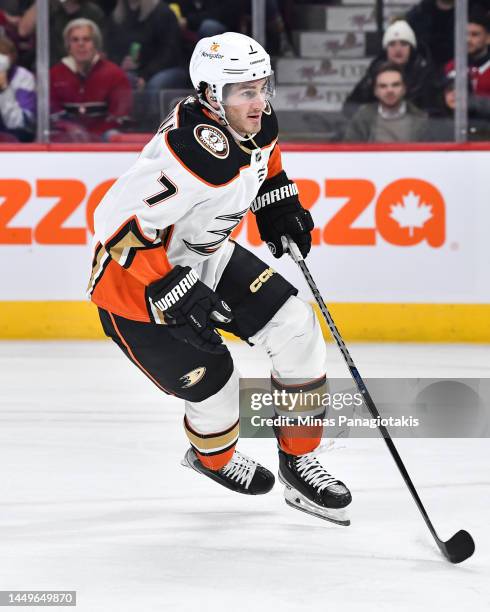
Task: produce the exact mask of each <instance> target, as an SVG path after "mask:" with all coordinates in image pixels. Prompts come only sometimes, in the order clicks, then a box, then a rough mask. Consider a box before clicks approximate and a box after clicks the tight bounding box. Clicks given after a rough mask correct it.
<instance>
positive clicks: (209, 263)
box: [88, 97, 282, 323]
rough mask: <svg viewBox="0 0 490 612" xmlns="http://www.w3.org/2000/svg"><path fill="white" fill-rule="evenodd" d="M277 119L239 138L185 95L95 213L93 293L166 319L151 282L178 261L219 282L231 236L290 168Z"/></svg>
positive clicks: (112, 306)
mask: <svg viewBox="0 0 490 612" xmlns="http://www.w3.org/2000/svg"><path fill="white" fill-rule="evenodd" d="M276 141H277V120H276V117H275V114H274V112H273V110H272V108H271V107H270V106H268V107H267V109H266V112H265V113H264V115H263V118H262V129H261V131H260V132H259V133H258V134H257V135H256V136H255V137H254V138H253V140H252V139H249V140H246V141H241V142H240V143H237V142H236V141H235V140H234V139H233V137H232V136H231V134H230V133H229V132H228V130H227V129H226V128H224V127H223V126H221V125H220V124H219V123H218V122H217V121H216V120H215V117H214V116H213V115H212V114H211V113H210V112H208V111H207V110H206V109H205V108H204V107H202V106H201V105H200V104H199V103H198V102H197V100H196V99H195V98H192V97H191V98H187V99H186V100H184V101H182V102H180V103H179V104H178V105H177V106H176V107H175V109H174V111H173V112H172V113H171V114H170V115H169V117H168V118H167V119H166V120H165V121H164V123H162V125H161V126H160V128H159V130H158V132H157V133H156V134H155V136H154V137H153V138H152V140H151V141H150V142H149V143H148V144H147V145H146V146H145V148H144V149H143V151H142V153H141V155H140V157H139V158H138V160H137V161H136V163H135V164H134V165H133V166H132V167H131V168H130V169H129V170H128V171H127V172H126V173H125V174H123V175H122V176H121V177H120V178H119V179H118V180H117V181H116V182H115V183H114V185H113V186H112V187H111V189H110V190H109V191H108V192H107V194H106V195H105V197H104V198H103V199H102V201H101V202H100V204H99V206H98V207H97V209H96V211H95V216H94V226H95V235H94V257H93V262H92V274H91V278H90V283H89V288H88V292H89V295H90V297H91V299H92V301H93V302H95V304H97V305H98V306H100V307H102V308H104V309H106V310H109V311H110V312H113V313H115V314H118V315H120V316H123V317H126V318H129V319H133V320H137V321H153V322H156V323H163V319H162V313H161V312H160V311H159V310H158V309H156V308H155V307H154V306H153V304H152V302H151V300H150V299H149V298H148V296H147V292H146V288H147V286H148V285H149V284H150V283H152V282H154V281H156V280H158V279H159V278H162V277H163V276H165V274H167V273H168V271H169V270H170V269H171V268H172V267H173V266H175V265H177V264H179V265H181V266H191V267H192V268H193V269H194V270H196V272H197V273H198V275H199V277H200V279H201V280H202V281H203V282H204V283H206V284H207V285H208V286H209V287H211V288H215V287H216V285H217V284H218V281H219V279H220V276H221V274H222V272H223V270H224V268H225V266H226V264H227V263H228V261H229V258H230V257H231V253H232V250H233V246H232V244H230V243H229V236H230V234H231V232H232V231H233V230H234V228H235V227H236V226H237V225H238V224H239V223H240V221H241V219H242V218H243V217H244V216H245V215H246V214H247V212H248V210H249V207H250V204H251V203H252V201H253V199H254V198H255V196H256V195H257V192H258V190H259V188H260V186H261V184H262V183H263V182H264V181H265V180H266V179H267V178H272V177H273V176H276V175H277V174H278V173H279V172H281V171H282V164H281V155H280V150H279V147H278V146H277V144H276Z"/></svg>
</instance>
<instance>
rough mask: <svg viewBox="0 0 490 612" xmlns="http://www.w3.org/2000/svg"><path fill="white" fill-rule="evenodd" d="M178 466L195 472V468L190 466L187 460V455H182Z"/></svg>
mask: <svg viewBox="0 0 490 612" xmlns="http://www.w3.org/2000/svg"><path fill="white" fill-rule="evenodd" d="M180 465H182V466H184V467H186V468H190V469H191V470H195V471H196V472H197V470H196V468H195V467H194V466H193V465H192V463H191V462H190V461H189V460H188V459H187V455H184V458H183V459H182V460H181V462H180Z"/></svg>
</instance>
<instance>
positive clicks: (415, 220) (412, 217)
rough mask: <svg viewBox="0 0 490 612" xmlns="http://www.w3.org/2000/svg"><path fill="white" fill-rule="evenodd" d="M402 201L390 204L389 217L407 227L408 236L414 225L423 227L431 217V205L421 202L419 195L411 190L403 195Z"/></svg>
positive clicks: (411, 233)
mask: <svg viewBox="0 0 490 612" xmlns="http://www.w3.org/2000/svg"><path fill="white" fill-rule="evenodd" d="M402 202H403V203H402V204H400V203H397V204H393V205H392V206H390V210H391V213H390V217H391V218H392V219H394V220H395V221H396V222H397V223H398V225H399V226H400V227H408V231H409V236H410V237H412V236H413V230H414V229H415V228H416V227H423V226H424V225H425V223H426V222H427V221H428V220H429V219H432V217H433V214H432V206H431V205H430V204H425V203H423V202H421V198H420V196H419V195H417V194H416V193H414V192H413V191H410V192H409V193H408V194H407V195H404V196H403V197H402Z"/></svg>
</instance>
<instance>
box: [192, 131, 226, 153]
mask: <svg viewBox="0 0 490 612" xmlns="http://www.w3.org/2000/svg"><path fill="white" fill-rule="evenodd" d="M194 136H195V137H196V140H197V142H198V143H199V144H200V145H201V147H204V148H205V149H206V151H209V153H211V155H214V156H215V157H217V158H218V159H225V157H228V153H229V152H230V149H229V147H228V140H227V139H226V136H225V135H224V134H223V132H222V131H221V130H219V129H218V128H215V127H213V126H211V125H204V124H200V125H196V127H195V128H194Z"/></svg>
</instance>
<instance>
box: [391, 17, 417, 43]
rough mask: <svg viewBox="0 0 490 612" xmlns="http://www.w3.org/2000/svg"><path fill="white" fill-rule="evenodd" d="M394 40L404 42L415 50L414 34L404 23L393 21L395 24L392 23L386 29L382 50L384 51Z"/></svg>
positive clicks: (415, 40)
mask: <svg viewBox="0 0 490 612" xmlns="http://www.w3.org/2000/svg"><path fill="white" fill-rule="evenodd" d="M395 40H404V41H405V42H407V43H409V44H410V45H412V47H413V48H414V49H416V48H417V39H416V38H415V32H414V31H413V30H412V28H411V27H410V26H409V25H408V23H407V22H406V21H395V23H392V24H391V25H390V26H389V27H388V28H386V32H385V33H384V36H383V49H386V47H387V46H388V45H389V44H390V43H391V42H393V41H395Z"/></svg>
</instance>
